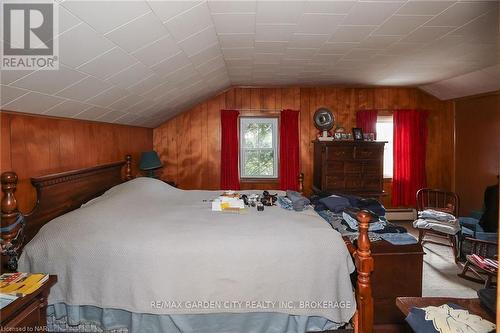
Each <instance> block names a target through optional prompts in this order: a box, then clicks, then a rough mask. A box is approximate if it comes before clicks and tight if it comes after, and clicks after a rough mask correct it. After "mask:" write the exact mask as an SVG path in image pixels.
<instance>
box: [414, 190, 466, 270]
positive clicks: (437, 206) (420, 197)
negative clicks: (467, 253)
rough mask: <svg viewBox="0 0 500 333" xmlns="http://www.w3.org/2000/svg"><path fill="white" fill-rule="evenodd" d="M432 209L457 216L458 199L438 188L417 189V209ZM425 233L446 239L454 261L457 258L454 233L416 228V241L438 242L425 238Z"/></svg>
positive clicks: (456, 196) (456, 240) (456, 241)
mask: <svg viewBox="0 0 500 333" xmlns="http://www.w3.org/2000/svg"><path fill="white" fill-rule="evenodd" d="M425 209H434V210H437V211H440V212H445V213H449V214H451V215H453V216H455V217H457V218H458V209H459V199H458V195H457V194H456V193H454V192H448V191H444V190H439V189H431V188H422V189H420V190H418V191H417V210H418V211H419V212H420V211H423V210H425ZM426 234H432V235H433V236H437V237H440V238H443V239H446V240H447V241H448V243H447V244H444V245H448V246H451V248H452V249H453V256H454V258H455V261H457V258H458V239H457V236H456V235H448V234H445V233H443V232H440V231H436V230H432V229H422V228H419V229H418V241H419V243H420V244H421V245H422V244H423V243H424V242H429V243H436V244H443V243H438V242H435V241H432V240H428V239H425V236H426Z"/></svg>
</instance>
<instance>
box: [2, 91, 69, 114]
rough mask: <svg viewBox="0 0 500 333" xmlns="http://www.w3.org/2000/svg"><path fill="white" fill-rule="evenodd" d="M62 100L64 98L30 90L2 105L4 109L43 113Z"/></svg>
mask: <svg viewBox="0 0 500 333" xmlns="http://www.w3.org/2000/svg"><path fill="white" fill-rule="evenodd" d="M62 102H64V99H62V98H58V97H54V96H51V95H45V94H39V93H36V92H30V93H28V94H26V95H24V96H21V97H19V98H17V99H15V100H13V101H11V102H10V103H7V104H5V105H2V108H3V109H4V110H9V111H18V112H26V113H44V112H45V111H47V110H48V109H50V108H51V107H53V106H55V105H57V104H59V103H62Z"/></svg>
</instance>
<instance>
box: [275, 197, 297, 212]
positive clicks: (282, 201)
mask: <svg viewBox="0 0 500 333" xmlns="http://www.w3.org/2000/svg"><path fill="white" fill-rule="evenodd" d="M278 204H279V205H280V207H281V208H284V209H288V210H293V203H292V200H290V199H288V198H287V197H284V196H278Z"/></svg>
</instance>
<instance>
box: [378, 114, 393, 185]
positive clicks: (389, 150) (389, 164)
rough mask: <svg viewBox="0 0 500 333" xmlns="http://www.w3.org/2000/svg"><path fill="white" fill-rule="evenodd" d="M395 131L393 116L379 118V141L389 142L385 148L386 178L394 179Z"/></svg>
mask: <svg viewBox="0 0 500 333" xmlns="http://www.w3.org/2000/svg"><path fill="white" fill-rule="evenodd" d="M393 129H394V127H393V122H392V116H378V117H377V141H387V143H386V144H385V146H384V178H392V171H393V157H394V153H393V142H394V141H393V134H394V132H393Z"/></svg>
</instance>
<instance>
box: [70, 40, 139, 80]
mask: <svg viewBox="0 0 500 333" xmlns="http://www.w3.org/2000/svg"><path fill="white" fill-rule="evenodd" d="M135 62H136V61H135V60H134V59H133V58H132V57H130V56H129V55H128V54H126V53H125V52H123V51H122V50H121V49H119V48H118V47H116V48H114V49H112V50H111V51H109V52H106V53H104V54H102V55H100V56H99V57H97V58H94V59H93V60H91V61H89V62H87V63H85V64H83V65H81V66H79V67H78V70H81V71H82V72H85V73H88V74H90V75H93V76H95V77H98V78H100V79H103V80H104V79H106V78H108V77H110V76H112V75H114V74H116V73H118V72H120V71H122V70H124V69H125V68H128V67H130V66H132V65H133V64H134V63H135Z"/></svg>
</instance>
